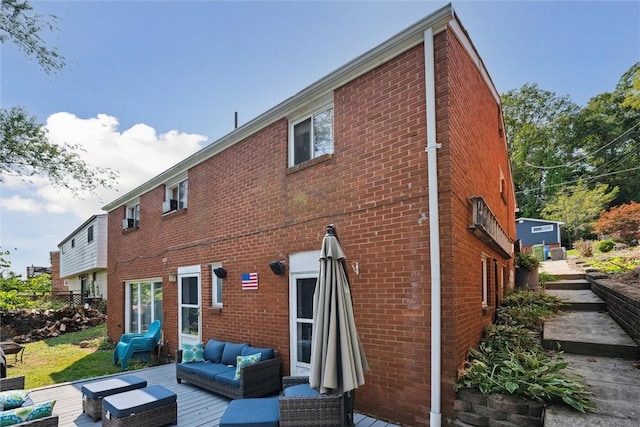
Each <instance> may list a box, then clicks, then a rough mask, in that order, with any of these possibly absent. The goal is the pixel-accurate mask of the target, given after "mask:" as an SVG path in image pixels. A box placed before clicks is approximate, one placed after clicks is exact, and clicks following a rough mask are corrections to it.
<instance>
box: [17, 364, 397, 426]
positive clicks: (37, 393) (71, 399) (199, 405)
mask: <svg viewBox="0 0 640 427" xmlns="http://www.w3.org/2000/svg"><path fill="white" fill-rule="evenodd" d="M175 374H176V368H175V364H168V365H161V366H155V367H152V368H146V369H140V370H136V371H128V372H124V373H122V374H116V375H115V376H117V375H135V376H137V377H140V378H143V379H145V380H147V383H148V384H149V385H153V384H159V385H162V386H164V387H166V388H167V389H169V390H171V391H173V392H175V393H176V395H177V396H178V425H179V426H185V427H192V426H193V427H196V426H208V427H217V426H218V425H219V424H220V418H221V417H222V414H223V413H224V411H225V409H226V408H227V406H228V405H229V402H230V399H227V398H226V397H222V396H219V395H217V394H215V393H211V392H208V391H206V390H203V389H201V388H199V387H196V386H192V385H190V384H188V383H185V382H183V383H182V384H178V383H177V382H176V375H175ZM95 380H96V378H93V379H91V380H82V381H74V382H70V383H64V384H56V385H53V386H47V387H42V388H37V389H33V390H32V391H31V394H30V397H31V399H32V400H33V401H34V402H42V401H46V400H52V399H55V400H56V404H55V407H54V410H53V413H54V414H56V415H59V416H60V423H59V425H60V426H64V427H66V426H78V427H95V426H100V425H101V422H100V421H98V422H95V423H94V422H93V420H92V419H91V418H90V417H89V416H88V415H85V414H83V413H82V393H81V392H80V389H81V388H82V386H83V385H84V384H86V383H88V382H91V381H95ZM355 421H356V427H397V426H396V425H395V424H389V423H387V422H384V421H381V420H377V419H375V418H371V417H367V416H365V415H362V414H356V415H355ZM301 427H303V426H301Z"/></svg>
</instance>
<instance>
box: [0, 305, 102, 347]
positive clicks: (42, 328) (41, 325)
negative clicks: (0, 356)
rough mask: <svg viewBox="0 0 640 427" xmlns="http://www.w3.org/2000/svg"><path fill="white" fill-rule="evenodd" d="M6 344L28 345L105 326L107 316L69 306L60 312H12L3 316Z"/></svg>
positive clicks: (1, 329)
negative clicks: (11, 342) (69, 333)
mask: <svg viewBox="0 0 640 427" xmlns="http://www.w3.org/2000/svg"><path fill="white" fill-rule="evenodd" d="M0 317H1V319H0V325H1V327H0V338H1V340H2V341H15V342H17V343H26V342H31V341H38V340H42V339H45V338H52V337H57V336H59V335H61V334H64V333H67V332H76V331H81V330H83V329H86V328H88V327H91V326H96V325H99V324H101V323H104V322H105V321H106V319H107V316H106V315H105V314H103V313H101V312H100V311H98V310H96V309H94V308H91V307H89V308H84V307H79V306H75V307H71V306H66V307H63V308H61V309H59V310H10V311H6V312H3V313H0Z"/></svg>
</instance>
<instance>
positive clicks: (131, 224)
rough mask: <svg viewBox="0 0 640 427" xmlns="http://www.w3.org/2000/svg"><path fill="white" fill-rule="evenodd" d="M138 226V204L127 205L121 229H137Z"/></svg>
mask: <svg viewBox="0 0 640 427" xmlns="http://www.w3.org/2000/svg"><path fill="white" fill-rule="evenodd" d="M139 226H140V202H134V203H131V204H129V205H127V209H126V213H125V218H124V219H123V220H122V229H123V230H127V229H129V228H137V227H139Z"/></svg>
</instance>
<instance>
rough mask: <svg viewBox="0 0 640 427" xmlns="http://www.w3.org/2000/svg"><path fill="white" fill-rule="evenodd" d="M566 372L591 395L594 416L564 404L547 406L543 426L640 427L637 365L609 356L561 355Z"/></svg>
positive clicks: (639, 384)
mask: <svg viewBox="0 0 640 427" xmlns="http://www.w3.org/2000/svg"><path fill="white" fill-rule="evenodd" d="M563 359H565V360H566V361H567V362H569V369H570V370H571V371H572V372H574V373H576V374H578V375H580V376H581V377H582V378H583V379H584V381H585V382H586V383H587V384H588V385H589V391H591V392H593V394H594V396H593V398H592V399H591V400H592V402H593V403H594V404H595V406H596V409H595V412H594V413H590V414H581V413H579V412H577V411H574V410H573V409H570V408H568V407H567V406H564V405H556V404H554V405H550V406H547V409H546V414H545V419H544V426H545V427H566V426H572V427H591V426H610V427H627V426H629V427H631V426H634V427H637V426H638V425H640V406H639V405H638V402H640V369H638V367H637V362H633V361H629V360H623V359H618V358H608V357H597V358H595V357H592V356H581V355H575V354H566V353H565V354H564V355H563Z"/></svg>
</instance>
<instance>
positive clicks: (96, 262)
mask: <svg viewBox="0 0 640 427" xmlns="http://www.w3.org/2000/svg"><path fill="white" fill-rule="evenodd" d="M91 226H93V241H91V242H87V238H88V230H89V227H91ZM72 241H73V242H75V246H74V247H72ZM59 249H60V278H62V279H64V278H71V277H73V276H80V275H84V274H87V273H89V272H92V271H96V270H100V269H106V268H107V216H106V214H104V215H96V216H95V217H93V220H92V221H88V222H86V223H85V224H83V226H82V227H81V228H79V229H77V230H76V231H75V232H74V233H73V234H71V235H70V236H69V237H67V238H66V239H65V240H64V241H63V242H62V244H61V245H60V246H59Z"/></svg>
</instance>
